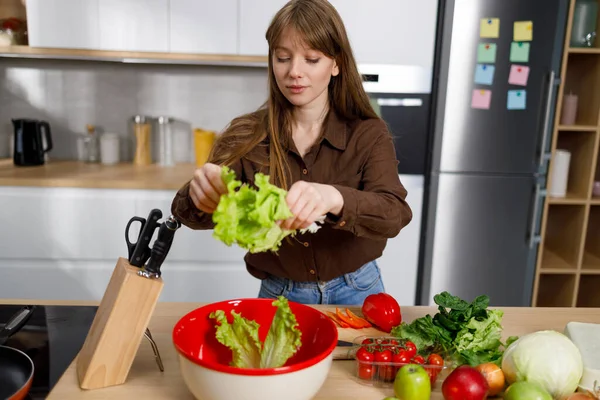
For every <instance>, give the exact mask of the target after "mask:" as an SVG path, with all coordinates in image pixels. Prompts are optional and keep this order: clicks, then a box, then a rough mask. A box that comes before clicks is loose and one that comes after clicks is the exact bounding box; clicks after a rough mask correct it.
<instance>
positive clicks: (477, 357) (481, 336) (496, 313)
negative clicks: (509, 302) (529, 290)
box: [455, 310, 504, 366]
mask: <svg viewBox="0 0 600 400" xmlns="http://www.w3.org/2000/svg"><path fill="white" fill-rule="evenodd" d="M503 314H504V313H503V312H502V311H501V310H488V317H487V318H486V319H483V320H478V319H476V318H471V320H469V322H468V323H467V324H466V325H464V326H463V328H462V329H461V330H460V331H459V332H458V334H457V335H456V339H455V346H456V351H457V352H458V354H460V355H461V356H462V357H463V358H464V359H465V362H466V363H468V364H470V365H471V366H476V365H478V364H481V363H484V362H498V361H499V360H501V358H502V354H503V351H502V350H501V346H502V342H501V341H500V339H501V337H502V325H501V322H502V316H503Z"/></svg>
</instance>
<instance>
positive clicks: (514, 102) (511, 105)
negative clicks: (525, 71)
mask: <svg viewBox="0 0 600 400" xmlns="http://www.w3.org/2000/svg"><path fill="white" fill-rule="evenodd" d="M526 100H527V92H525V91H524V90H509V91H508V99H507V101H506V107H507V108H508V109H509V110H524V109H525V104H526Z"/></svg>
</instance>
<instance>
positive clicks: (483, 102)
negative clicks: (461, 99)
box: [471, 89, 492, 110]
mask: <svg viewBox="0 0 600 400" xmlns="http://www.w3.org/2000/svg"><path fill="white" fill-rule="evenodd" d="M491 102H492V91H491V90H481V89H475V90H473V97H471V107H472V108H481V109H484V110H487V109H489V108H490V103H491Z"/></svg>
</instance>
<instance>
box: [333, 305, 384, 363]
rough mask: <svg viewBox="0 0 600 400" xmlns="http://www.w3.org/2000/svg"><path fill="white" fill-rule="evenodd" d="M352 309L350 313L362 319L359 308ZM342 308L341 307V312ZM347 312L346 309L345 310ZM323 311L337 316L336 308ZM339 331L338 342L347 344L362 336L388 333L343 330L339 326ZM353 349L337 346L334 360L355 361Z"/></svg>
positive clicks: (366, 330)
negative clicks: (341, 341)
mask: <svg viewBox="0 0 600 400" xmlns="http://www.w3.org/2000/svg"><path fill="white" fill-rule="evenodd" d="M348 308H349V309H350V311H352V312H353V313H355V314H356V315H358V316H359V317H362V316H363V315H362V312H361V311H360V308H359V307H348ZM341 309H342V308H341V307H340V310H341ZM344 310H345V308H344ZM323 311H331V312H332V313H334V314H335V306H332V307H328V308H326V309H324V310H323ZM336 326H337V330H338V340H343V341H346V342H350V343H352V342H353V341H354V339H356V338H358V337H360V336H376V337H378V336H387V333H385V332H384V331H381V330H379V329H377V328H374V327H373V328H363V329H353V328H342V327H340V326H339V325H337V324H336ZM352 350H353V347H351V346H337V347H336V348H335V349H334V350H333V359H334V360H353V359H354V353H353V352H352Z"/></svg>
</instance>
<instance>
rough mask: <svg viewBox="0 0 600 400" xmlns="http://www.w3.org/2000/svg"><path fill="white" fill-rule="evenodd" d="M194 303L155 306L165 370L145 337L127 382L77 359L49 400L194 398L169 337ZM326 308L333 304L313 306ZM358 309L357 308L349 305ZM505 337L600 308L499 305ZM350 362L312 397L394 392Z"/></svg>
mask: <svg viewBox="0 0 600 400" xmlns="http://www.w3.org/2000/svg"><path fill="white" fill-rule="evenodd" d="M28 303H29V304H31V303H32V302H31V301H28V300H0V304H28ZM34 304H49V305H57V304H59V305H60V304H63V305H78V304H81V305H90V304H97V303H94V302H69V301H63V302H34ZM200 305H201V304H198V303H159V304H158V305H157V306H156V309H155V311H154V314H153V317H152V320H151V321H150V325H149V328H150V331H151V332H152V336H153V337H154V340H155V341H156V343H157V345H158V347H159V351H160V354H161V357H162V359H163V363H164V367H165V370H164V372H162V373H161V372H160V371H159V370H158V367H157V365H156V362H155V360H154V354H153V352H152V349H151V347H150V344H149V343H148V341H147V340H143V341H142V344H141V345H140V349H139V351H138V354H137V356H136V359H135V361H134V363H133V366H132V367H131V371H130V373H129V377H128V380H127V382H126V383H125V384H123V385H120V386H115V387H109V388H104V389H96V390H89V391H84V390H81V389H80V388H79V386H78V383H77V377H76V373H75V362H73V363H72V364H71V366H70V367H69V368H68V369H67V371H66V372H65V373H64V374H63V376H62V377H61V379H60V380H59V382H58V383H57V384H56V386H55V387H54V389H53V390H52V392H51V393H50V395H49V397H48V399H49V400H54V399H55V400H59V399H60V400H71V399H83V400H96V399H114V400H119V399H123V400H125V399H135V398H140V399H141V398H143V399H147V400H153V399H161V400H162V399H179V400H186V399H187V400H193V397H192V395H191V394H190V393H189V391H188V389H187V387H186V386H185V384H184V382H183V379H182V377H181V375H180V372H179V365H178V360H177V354H176V352H175V348H174V347H173V344H172V341H171V332H172V329H173V326H174V325H175V323H176V322H177V321H178V320H179V318H181V317H182V316H183V315H184V314H186V313H187V312H189V311H191V310H193V309H195V308H197V307H199V306H200ZM315 308H318V309H321V310H326V309H331V308H335V307H331V306H315ZM350 309H351V310H353V311H357V312H358V308H357V307H350ZM502 309H503V310H504V312H505V314H504V317H503V320H502V322H503V327H504V330H503V336H504V337H505V338H506V337H507V336H510V335H524V334H526V333H531V332H535V331H539V330H544V329H554V330H557V331H561V332H562V331H563V330H564V328H565V325H566V324H567V322H569V321H581V322H593V323H600V308H502ZM433 312H435V308H432V307H408V306H407V307H402V316H403V320H405V321H412V320H413V319H414V318H418V317H420V316H423V315H425V314H427V313H433ZM352 368H353V362H352V361H339V360H336V361H334V362H333V366H332V368H331V370H330V372H329V376H328V378H327V380H326V381H325V384H324V385H323V387H322V388H321V391H320V392H319V393H318V394H317V396H316V397H315V399H317V400H319V399H321V400H324V399H327V400H342V399H344V400H346V399H349V398H356V399H361V400H381V399H383V398H384V397H385V396H389V395H392V394H393V393H392V390H391V389H381V388H372V387H368V386H364V385H361V384H359V383H357V382H355V381H353V379H352ZM431 398H432V399H440V400H441V399H443V397H442V395H441V392H440V389H439V387H438V388H436V389H435V390H434V393H433V395H432V397H431Z"/></svg>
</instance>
